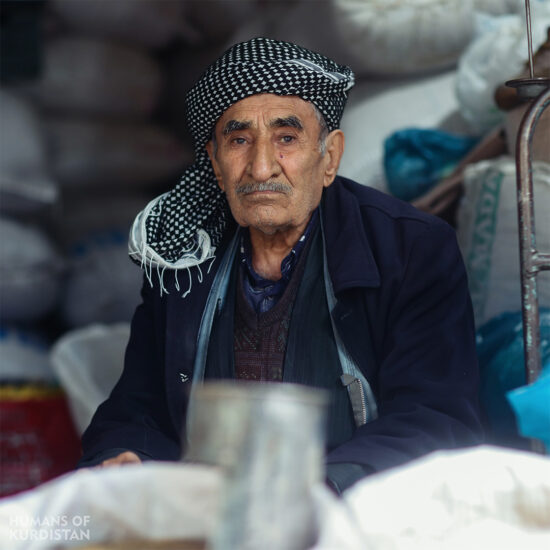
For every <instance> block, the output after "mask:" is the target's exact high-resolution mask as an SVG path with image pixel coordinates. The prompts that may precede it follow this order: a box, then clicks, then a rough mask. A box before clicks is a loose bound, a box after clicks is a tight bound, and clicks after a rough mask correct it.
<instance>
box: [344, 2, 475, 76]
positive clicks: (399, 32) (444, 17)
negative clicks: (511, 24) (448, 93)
mask: <svg viewBox="0 0 550 550" xmlns="http://www.w3.org/2000/svg"><path fill="white" fill-rule="evenodd" d="M334 19H335V24H336V28H337V30H338V32H339V34H340V37H341V38H342V39H344V40H345V42H346V45H347V47H348V48H349V50H350V52H351V53H352V54H353V55H354V57H355V59H356V60H357V61H356V66H357V67H358V70H359V71H360V72H368V73H374V74H379V75H391V76H394V75H399V74H402V75H405V74H414V73H419V72H423V71H428V70H438V69H439V70H440V69H445V68H448V67H452V66H453V65H454V64H455V63H456V61H457V60H458V58H459V56H460V54H461V53H462V51H463V50H464V48H465V47H466V46H467V45H468V43H469V42H470V40H471V39H472V38H473V36H474V31H475V25H474V7H473V3H472V2H471V1H469V0H466V1H461V2H456V0H368V1H367V0H334ZM354 66H355V64H354Z"/></svg>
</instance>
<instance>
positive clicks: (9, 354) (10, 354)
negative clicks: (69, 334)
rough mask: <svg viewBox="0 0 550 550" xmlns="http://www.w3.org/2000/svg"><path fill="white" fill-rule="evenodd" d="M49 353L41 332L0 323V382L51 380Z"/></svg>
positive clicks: (48, 381) (51, 381) (46, 381)
mask: <svg viewBox="0 0 550 550" xmlns="http://www.w3.org/2000/svg"><path fill="white" fill-rule="evenodd" d="M49 353H50V345H49V342H48V340H47V339H46V338H45V337H44V336H43V335H42V334H41V333H39V332H37V331H34V330H30V329H23V328H18V327H15V326H13V325H3V326H2V327H0V358H1V360H0V383H30V382H32V383H35V382H36V383H47V384H52V383H54V382H55V380H56V378H55V373H54V372H53V370H52V368H51V365H50V361H49Z"/></svg>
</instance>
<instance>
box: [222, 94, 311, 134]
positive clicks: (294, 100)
mask: <svg viewBox="0 0 550 550" xmlns="http://www.w3.org/2000/svg"><path fill="white" fill-rule="evenodd" d="M321 116H322V115H321V114H320V113H319V111H318V110H317V109H316V108H315V106H314V105H313V103H311V102H309V101H305V100H303V99H302V98H300V97H298V96H278V95H276V94H257V95H253V96H250V97H247V98H245V99H241V100H239V101H237V102H236V103H234V104H233V105H231V106H230V107H229V108H228V109H226V110H225V111H224V112H223V114H222V115H221V116H220V118H219V119H218V120H217V121H216V124H215V127H214V130H215V132H216V133H218V132H219V133H221V134H223V135H225V134H228V133H229V132H231V131H233V130H240V129H244V128H257V127H258V126H260V125H265V126H268V127H272V128H275V127H283V126H286V127H288V126H291V127H294V128H297V129H299V130H303V129H304V128H305V127H306V126H309V125H311V124H314V125H315V128H318V127H319V126H320V120H319V117H321Z"/></svg>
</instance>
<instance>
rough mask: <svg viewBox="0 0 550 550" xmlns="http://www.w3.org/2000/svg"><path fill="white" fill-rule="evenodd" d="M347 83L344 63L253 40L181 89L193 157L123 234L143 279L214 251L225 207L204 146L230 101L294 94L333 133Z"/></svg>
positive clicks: (226, 213) (350, 77) (293, 47)
mask: <svg viewBox="0 0 550 550" xmlns="http://www.w3.org/2000/svg"><path fill="white" fill-rule="evenodd" d="M353 84H354V75H353V72H352V71H351V69H350V68H348V67H345V66H342V65H338V64H336V63H335V62H334V61H332V60H330V59H328V58H327V57H325V56H323V55H321V54H318V53H315V52H312V51H310V50H307V49H305V48H302V47H300V46H296V45H295V44H291V43H288V42H280V41H277V40H271V39H268V38H254V39H252V40H249V41H248V42H243V43H240V44H236V45H235V46H233V47H232V48H230V49H229V50H227V51H226V52H225V53H224V54H223V55H222V56H221V57H220V58H219V59H218V60H217V61H216V62H214V63H213V64H212V65H211V66H210V67H209V68H208V69H207V70H206V72H205V73H204V74H203V76H202V77H201V78H200V80H199V81H198V82H197V84H195V86H194V87H193V88H192V89H191V90H190V91H189V93H188V94H187V121H188V125H189V128H190V130H191V133H192V135H193V138H194V141H195V154H196V159H195V163H194V164H193V165H192V166H191V167H189V168H188V169H187V170H186V171H185V172H184V174H183V176H182V178H181V180H180V182H179V183H178V184H177V185H176V186H175V187H174V189H172V190H171V191H170V192H168V193H165V194H163V195H161V196H160V197H157V198H156V199H155V200H153V201H152V202H151V203H149V204H148V205H147V207H146V208H145V209H144V210H143V211H142V212H141V213H140V214H139V215H138V217H137V218H136V220H135V222H134V225H133V227H132V230H131V232H130V242H129V253H130V257H131V258H132V259H133V260H134V261H136V262H138V263H140V264H141V265H142V266H143V267H144V268H145V270H146V273H148V276H149V278H150V273H151V269H152V268H153V267H155V268H156V269H157V271H158V272H159V273H161V270H164V269H166V268H168V269H188V268H190V267H193V266H196V265H199V264H201V263H202V262H204V261H205V260H207V259H209V258H212V257H213V256H214V252H215V250H216V247H217V246H218V245H219V243H220V241H221V238H222V235H223V232H224V229H225V226H226V222H227V219H228V216H230V212H229V207H228V204H227V201H226V199H225V195H224V194H223V193H222V191H221V190H220V188H219V187H218V184H217V181H216V178H215V176H214V172H213V170H212V166H211V164H210V160H209V158H208V155H207V153H206V150H205V145H206V143H207V142H208V141H209V140H210V138H211V136H212V131H213V129H214V126H215V124H216V122H217V120H218V119H219V118H220V117H221V115H222V114H223V113H224V111H226V110H227V109H228V108H229V107H230V106H231V105H233V104H234V103H236V102H237V101H240V100H241V99H244V98H245V97H248V96H251V95H254V94H263V93H273V94H277V95H294V96H299V97H301V98H302V99H304V100H306V101H311V103H313V104H314V105H315V106H316V107H317V108H318V109H319V111H320V112H321V113H322V115H323V117H324V119H325V122H326V124H327V127H328V130H329V131H332V130H334V129H336V128H338V126H339V124H340V119H341V117H342V113H343V110H344V106H345V103H346V100H347V95H348V94H347V93H348V90H349V89H350V88H351V87H352V86H353ZM161 282H162V277H161ZM161 287H162V283H161Z"/></svg>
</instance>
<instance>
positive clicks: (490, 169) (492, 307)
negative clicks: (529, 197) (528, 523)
mask: <svg viewBox="0 0 550 550" xmlns="http://www.w3.org/2000/svg"><path fill="white" fill-rule="evenodd" d="M533 176H534V177H533V180H534V185H533V187H534V189H533V193H534V205H535V223H536V228H537V236H536V237H537V240H536V242H537V248H538V250H540V251H541V252H546V251H548V250H550V217H549V216H548V213H549V212H550V163H544V162H536V163H534V165H533ZM517 227H518V220H517V199H516V166H515V161H514V160H513V159H512V158H510V157H501V158H499V159H496V160H490V161H483V162H480V163H478V164H473V165H470V166H468V167H467V168H466V170H465V172H464V197H463V200H462V202H461V203H460V206H459V210H458V214H457V236H458V242H459V245H460V248H461V251H462V255H463V257H464V261H465V263H466V270H467V272H468V283H469V287H470V294H471V296H472V303H473V306H474V314H475V320H476V325H477V326H478V327H479V326H481V325H482V324H483V323H485V322H486V321H488V320H489V319H491V318H493V317H494V316H496V315H498V314H499V313H502V312H505V311H518V310H519V309H520V308H521V286H520V271H519V238H518V229H517ZM549 275H550V274H549V273H548V272H541V273H539V275H538V277H537V282H538V298H539V305H540V306H550V277H549Z"/></svg>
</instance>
